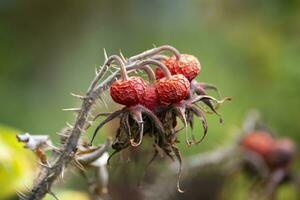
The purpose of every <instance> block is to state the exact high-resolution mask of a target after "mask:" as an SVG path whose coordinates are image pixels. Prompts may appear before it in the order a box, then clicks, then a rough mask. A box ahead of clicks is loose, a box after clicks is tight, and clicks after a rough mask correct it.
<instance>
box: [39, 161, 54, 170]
mask: <svg viewBox="0 0 300 200" xmlns="http://www.w3.org/2000/svg"><path fill="white" fill-rule="evenodd" d="M37 163H38V164H39V165H40V166H42V167H45V168H47V169H50V168H51V166H49V164H44V163H42V162H40V161H37Z"/></svg>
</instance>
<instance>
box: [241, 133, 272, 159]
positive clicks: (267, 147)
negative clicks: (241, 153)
mask: <svg viewBox="0 0 300 200" xmlns="http://www.w3.org/2000/svg"><path fill="white" fill-rule="evenodd" d="M241 146H242V147H243V148H245V149H246V150H249V151H253V152H256V153H257V154H259V155H261V156H262V157H263V158H265V159H266V158H268V157H269V155H270V154H271V152H272V151H273V146H274V139H273V138H272V136H271V135H270V134H268V133H266V132H263V131H256V132H253V133H250V134H248V135H247V136H245V138H244V139H243V140H242V142H241Z"/></svg>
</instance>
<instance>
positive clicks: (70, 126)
mask: <svg viewBox="0 0 300 200" xmlns="http://www.w3.org/2000/svg"><path fill="white" fill-rule="evenodd" d="M66 124H67V126H68V127H69V128H74V126H73V125H72V124H70V123H69V122H67V123H66Z"/></svg>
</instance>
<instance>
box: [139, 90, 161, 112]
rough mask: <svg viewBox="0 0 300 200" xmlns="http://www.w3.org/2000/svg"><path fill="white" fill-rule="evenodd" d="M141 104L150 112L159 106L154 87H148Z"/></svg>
mask: <svg viewBox="0 0 300 200" xmlns="http://www.w3.org/2000/svg"><path fill="white" fill-rule="evenodd" d="M141 104H142V105H144V106H145V107H146V108H148V109H150V110H155V108H157V107H158V106H159V99H158V95H157V91H156V88H155V86H148V87H147V88H146V91H145V95H144V96H143V99H142V101H141Z"/></svg>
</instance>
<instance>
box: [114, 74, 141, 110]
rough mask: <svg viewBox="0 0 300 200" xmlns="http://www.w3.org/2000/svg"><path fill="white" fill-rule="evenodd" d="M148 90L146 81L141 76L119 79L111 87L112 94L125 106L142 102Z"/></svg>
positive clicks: (115, 99) (117, 101) (116, 100)
mask: <svg viewBox="0 0 300 200" xmlns="http://www.w3.org/2000/svg"><path fill="white" fill-rule="evenodd" d="M145 90H146V82H145V81H144V79H142V78H141V77H130V78H128V79H127V80H118V81H116V82H114V83H113V84H112V85H111V87H110V96H111V97H112V99H113V100H114V101H115V102H116V103H119V104H122V105H125V106H133V105H137V104H139V103H140V102H141V100H142V98H143V96H144V94H145Z"/></svg>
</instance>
